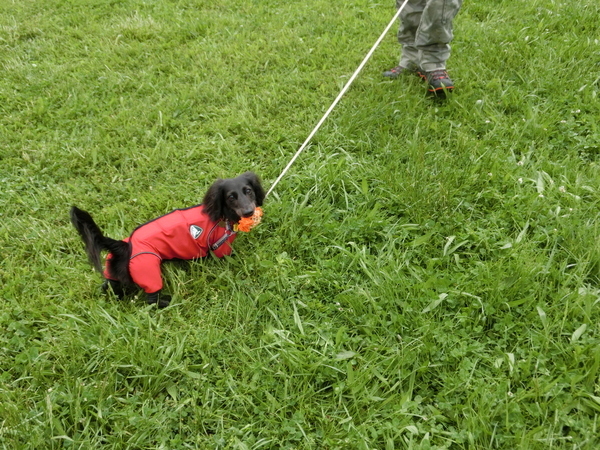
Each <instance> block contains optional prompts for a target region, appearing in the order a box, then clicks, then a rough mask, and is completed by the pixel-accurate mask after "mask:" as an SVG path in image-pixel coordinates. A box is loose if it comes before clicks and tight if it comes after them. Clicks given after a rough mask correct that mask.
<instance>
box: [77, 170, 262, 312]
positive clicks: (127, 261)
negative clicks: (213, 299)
mask: <svg viewBox="0 0 600 450" xmlns="http://www.w3.org/2000/svg"><path fill="white" fill-rule="evenodd" d="M264 198H265V193H264V191H263V188H262V186H261V184H260V180H259V179H258V177H257V176H256V175H255V174H254V173H252V172H246V173H244V174H242V175H240V176H238V177H236V178H228V179H224V180H217V181H216V182H215V183H214V184H213V185H212V186H211V187H210V188H209V189H208V192H207V193H206V195H205V196H204V200H203V201H202V203H201V204H200V205H196V206H192V207H190V208H186V209H176V210H175V211H172V212H170V213H169V214H166V215H164V216H161V217H158V218H156V219H154V220H152V221H150V222H148V223H146V224H143V225H141V226H139V227H137V228H136V229H135V230H134V231H133V233H131V235H130V236H129V237H128V238H126V239H123V240H116V239H111V238H109V237H106V236H104V235H103V233H102V231H101V230H100V228H99V227H98V225H96V223H95V222H94V220H93V219H92V216H90V214H89V213H87V212H85V211H82V210H81V209H79V208H77V207H75V206H73V207H72V208H71V222H72V223H73V226H74V227H75V228H76V229H77V231H78V232H79V234H80V235H81V238H82V239H83V242H84V243H85V247H86V251H87V254H88V257H89V259H90V262H91V263H92V264H93V266H94V267H95V268H96V269H97V270H98V271H99V272H102V264H101V261H100V253H101V251H102V250H108V252H109V254H108V256H107V258H106V268H105V270H104V272H103V274H104V277H105V278H106V281H105V282H104V284H103V288H104V289H105V290H107V289H108V288H109V286H110V288H111V289H112V290H113V292H114V293H115V294H116V295H117V296H119V297H121V296H123V295H124V294H125V293H128V292H130V291H131V288H132V287H136V286H137V287H139V288H142V289H143V290H144V291H145V292H146V294H147V297H148V303H150V304H153V303H157V304H158V306H159V307H161V308H162V307H165V306H168V305H169V302H170V296H168V295H165V294H164V293H163V292H162V288H163V283H162V277H161V270H160V264H161V262H162V261H164V260H169V259H184V260H190V259H196V258H201V257H203V256H206V255H207V254H208V252H209V250H210V251H212V252H213V254H215V256H217V257H219V258H221V257H223V256H227V255H230V254H231V251H232V250H231V245H230V244H231V243H232V242H233V240H234V239H235V237H236V231H235V230H234V228H235V224H237V223H238V222H239V221H240V219H241V218H243V217H251V216H252V215H253V214H254V211H255V209H256V208H257V207H259V206H262V204H263V200H264Z"/></svg>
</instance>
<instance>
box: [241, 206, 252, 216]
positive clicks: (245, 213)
mask: <svg viewBox="0 0 600 450" xmlns="http://www.w3.org/2000/svg"><path fill="white" fill-rule="evenodd" d="M253 215H254V208H252V209H248V210H246V211H242V216H243V217H252V216H253Z"/></svg>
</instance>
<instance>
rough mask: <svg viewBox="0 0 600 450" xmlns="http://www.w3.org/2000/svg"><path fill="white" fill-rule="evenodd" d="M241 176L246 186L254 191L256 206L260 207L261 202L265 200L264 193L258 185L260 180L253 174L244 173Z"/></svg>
mask: <svg viewBox="0 0 600 450" xmlns="http://www.w3.org/2000/svg"><path fill="white" fill-rule="evenodd" d="M242 176H243V177H244V178H245V179H246V181H248V184H250V186H252V189H253V190H254V196H255V197H256V206H262V204H263V201H264V200H265V191H264V190H263V188H262V185H261V184H260V179H259V178H258V176H257V175H256V174H255V173H254V172H246V173H244V174H243V175H242Z"/></svg>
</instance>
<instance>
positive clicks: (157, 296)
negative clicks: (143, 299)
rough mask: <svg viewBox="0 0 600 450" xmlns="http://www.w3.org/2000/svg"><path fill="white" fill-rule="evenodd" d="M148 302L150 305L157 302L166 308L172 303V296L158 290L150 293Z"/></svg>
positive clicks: (159, 305) (160, 306)
mask: <svg viewBox="0 0 600 450" xmlns="http://www.w3.org/2000/svg"><path fill="white" fill-rule="evenodd" d="M147 302H148V304H149V305H154V304H157V305H158V307H159V308H166V307H167V306H169V304H170V303H171V296H170V295H167V294H163V293H162V292H161V291H156V292H153V293H152V294H148V300H147Z"/></svg>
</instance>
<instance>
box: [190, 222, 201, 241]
mask: <svg viewBox="0 0 600 450" xmlns="http://www.w3.org/2000/svg"><path fill="white" fill-rule="evenodd" d="M203 231H204V230H203V229H202V228H201V227H199V226H198V225H190V234H191V235H192V237H193V238H194V239H198V238H199V237H200V235H201V234H202V232H203Z"/></svg>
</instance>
